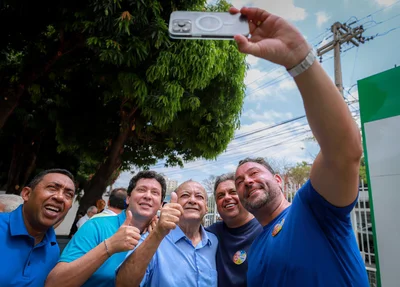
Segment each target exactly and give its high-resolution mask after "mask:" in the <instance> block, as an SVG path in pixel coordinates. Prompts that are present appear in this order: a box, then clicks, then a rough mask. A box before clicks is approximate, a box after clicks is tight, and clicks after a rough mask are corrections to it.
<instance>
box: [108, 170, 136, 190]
mask: <svg viewBox="0 0 400 287" xmlns="http://www.w3.org/2000/svg"><path fill="white" fill-rule="evenodd" d="M132 176H133V174H132V173H131V172H130V171H124V172H121V174H120V175H119V177H118V178H117V180H116V181H115V183H114V184H113V186H114V187H124V188H127V187H128V185H129V181H130V180H131V178H132Z"/></svg>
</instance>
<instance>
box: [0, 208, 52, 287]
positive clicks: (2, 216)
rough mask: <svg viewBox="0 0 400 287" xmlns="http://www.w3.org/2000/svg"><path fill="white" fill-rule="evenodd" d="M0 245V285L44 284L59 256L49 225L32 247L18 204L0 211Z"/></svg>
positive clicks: (32, 239)
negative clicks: (7, 210) (11, 209)
mask: <svg viewBox="0 0 400 287" xmlns="http://www.w3.org/2000/svg"><path fill="white" fill-rule="evenodd" d="M0 246H1V251H2V252H1V260H0V286H18V287H20V286H34V287H36V286H44V282H45V280H46V278H47V275H48V274H49V273H50V271H51V270H52V269H53V267H54V266H55V265H56V263H57V260H58V258H59V256H60V249H59V247H58V244H57V241H56V235H55V233H54V229H53V228H50V229H49V230H48V231H47V232H46V234H45V236H44V237H43V240H42V242H40V243H39V244H37V245H36V246H35V239H34V238H33V237H32V236H30V235H29V234H28V231H27V229H26V226H25V223H24V218H23V216H22V205H20V206H19V207H18V208H17V209H16V210H14V211H13V212H10V213H0Z"/></svg>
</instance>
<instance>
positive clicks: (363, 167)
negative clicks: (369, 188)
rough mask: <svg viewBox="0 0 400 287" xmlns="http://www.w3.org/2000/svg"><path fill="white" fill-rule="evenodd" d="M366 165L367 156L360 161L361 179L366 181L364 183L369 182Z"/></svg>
mask: <svg viewBox="0 0 400 287" xmlns="http://www.w3.org/2000/svg"><path fill="white" fill-rule="evenodd" d="M366 168H367V167H366V165H365V158H364V157H362V158H361V162H360V179H362V180H363V181H364V184H368V177H367V170H366Z"/></svg>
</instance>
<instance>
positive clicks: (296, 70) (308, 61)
mask: <svg viewBox="0 0 400 287" xmlns="http://www.w3.org/2000/svg"><path fill="white" fill-rule="evenodd" d="M315 59H316V57H315V53H314V50H313V49H311V50H310V52H309V53H308V54H307V56H306V58H305V59H304V60H303V61H302V62H301V63H300V64H298V65H297V66H295V67H293V68H291V69H290V70H288V72H289V74H290V75H291V76H292V77H293V78H294V77H296V76H298V75H300V74H301V73H303V72H304V71H306V70H307V69H308V68H310V67H311V65H312V64H313V63H314V61H315Z"/></svg>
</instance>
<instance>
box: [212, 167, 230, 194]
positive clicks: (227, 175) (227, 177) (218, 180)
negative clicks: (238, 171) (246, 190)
mask: <svg viewBox="0 0 400 287" xmlns="http://www.w3.org/2000/svg"><path fill="white" fill-rule="evenodd" d="M227 180H233V182H235V173H234V172H229V173H224V174H221V175H220V176H217V178H216V179H215V183H214V196H216V192H217V188H218V185H219V184H220V183H222V182H224V181H227Z"/></svg>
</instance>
